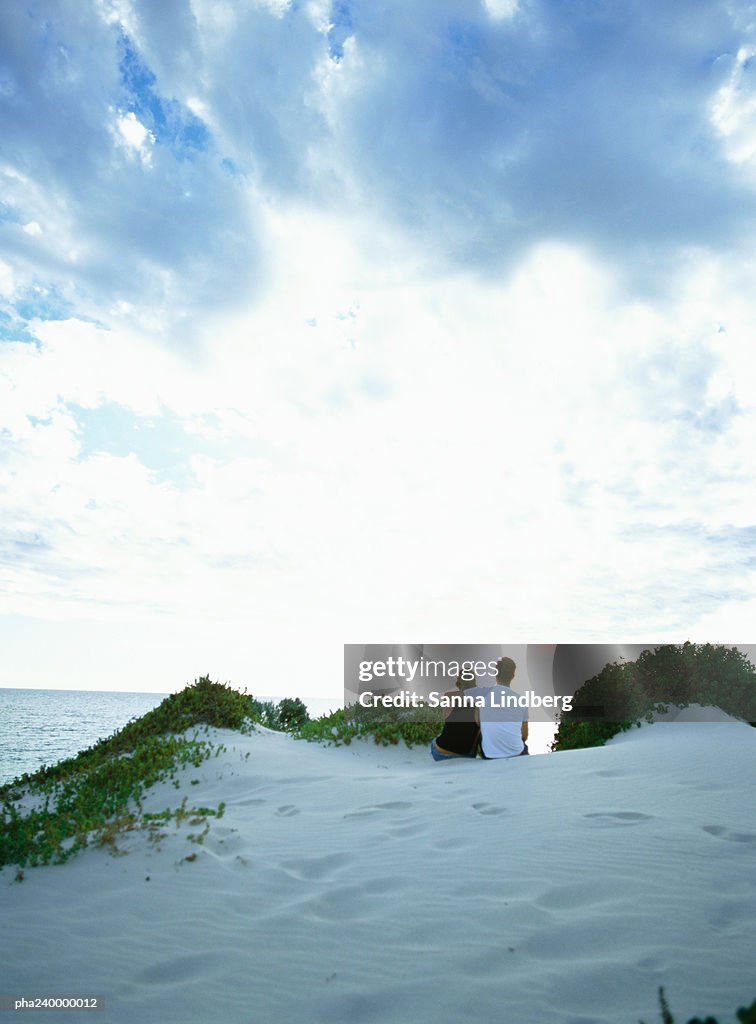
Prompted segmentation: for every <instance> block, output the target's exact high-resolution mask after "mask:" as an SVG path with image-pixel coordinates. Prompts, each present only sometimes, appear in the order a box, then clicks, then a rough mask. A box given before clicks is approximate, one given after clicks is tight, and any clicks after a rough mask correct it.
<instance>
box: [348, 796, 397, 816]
mask: <svg viewBox="0 0 756 1024" xmlns="http://www.w3.org/2000/svg"><path fill="white" fill-rule="evenodd" d="M412 806H413V805H412V804H411V803H408V802H407V801H406V800H390V801H389V802H388V803H385V804H370V805H369V806H368V807H361V808H360V809H359V810H357V811H350V812H349V813H348V814H345V815H344V817H345V818H365V817H367V816H368V815H371V814H379V813H380V812H381V811H408V810H409V809H410V808H411V807H412Z"/></svg>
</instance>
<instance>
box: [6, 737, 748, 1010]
mask: <svg viewBox="0 0 756 1024" xmlns="http://www.w3.org/2000/svg"><path fill="white" fill-rule="evenodd" d="M213 735H214V736H215V737H216V738H217V739H218V740H219V741H222V742H223V743H225V744H226V746H227V748H228V750H227V752H226V753H224V754H223V755H222V756H221V757H220V758H217V759H213V760H211V761H208V762H206V763H204V764H203V765H202V766H201V767H200V768H189V769H187V770H186V771H184V772H183V773H182V775H181V776H180V782H181V785H180V788H179V789H178V790H177V789H176V788H174V786H173V785H172V784H170V783H165V784H161V785H160V786H158V787H155V788H154V789H153V790H152V791H151V792H150V794H149V796H148V799H147V800H146V801H145V804H144V809H145V810H148V811H159V810H161V809H163V808H165V807H168V806H171V807H175V806H177V805H178V804H179V803H180V801H181V799H182V797H183V796H184V795H186V796H187V799H188V801H189V802H190V803H192V804H194V805H196V806H202V805H204V806H216V805H217V804H218V803H219V802H220V801H224V802H225V804H226V811H225V815H224V816H223V817H222V818H221V819H220V820H212V819H210V829H209V831H208V833H207V835H206V836H205V838H204V841H203V842H202V843H198V842H196V841H192V840H191V839H189V838H188V836H189V835H194V836H195V837H197V836H198V834H199V833H200V832H201V831H202V828H200V827H199V826H198V825H191V824H189V823H188V822H186V823H184V824H182V825H181V826H180V827H179V828H177V827H176V825H175V824H171V825H169V826H168V827H167V829H166V831H167V835H166V837H165V838H164V839H162V840H161V841H160V842H159V843H157V844H156V843H154V842H150V841H149V840H148V838H147V836H146V835H145V834H144V833H142V832H139V833H131V834H129V835H127V836H126V837H125V838H124V840H123V841H122V842H121V844H120V845H121V847H122V849H123V851H125V854H124V855H123V856H112V855H111V854H109V853H108V852H106V851H105V850H101V849H88V850H85V851H84V852H83V853H81V854H80V855H79V856H78V857H76V858H75V859H73V860H71V861H70V862H69V863H67V864H65V865H62V866H57V867H46V868H36V869H28V870H27V871H26V873H25V879H24V881H23V882H21V883H19V882H15V881H14V877H15V869H13V868H5V869H4V870H3V871H2V872H0V907H1V908H2V919H3V930H2V939H0V956H1V958H2V963H3V969H2V972H3V982H2V986H1V987H2V992H3V994H6V995H8V994H18V995H24V994H27V993H29V994H36V995H41V994H68V995H71V994H74V995H98V996H101V997H104V1000H105V1004H106V1005H105V1009H104V1010H103V1011H102V1012H100V1013H97V1014H94V1015H93V1014H91V1013H87V1012H79V1011H69V1012H67V1013H65V1014H55V1013H50V1012H47V1013H34V1012H25V1013H24V1015H23V1018H22V1019H24V1020H27V1021H35V1020H37V1019H38V1020H39V1021H45V1022H48V1024H49V1022H50V1021H51V1020H58V1019H60V1020H64V1021H69V1022H73V1021H77V1020H89V1019H94V1020H99V1021H108V1022H110V1021H112V1022H117V1024H131V1022H134V1021H140V1022H142V1021H145V1022H149V1021H156V1022H157V1021H165V1022H169V1021H176V1022H182V1024H192V1022H197V1024H200V1022H202V1024H207V1022H214V1021H224V1022H226V1021H228V1022H232V1024H233V1022H255V1024H262V1022H266V1024H267V1022H310V1021H312V1022H321V1021H322V1022H326V1021H328V1022H341V1021H343V1022H345V1024H346V1022H355V1021H378V1022H384V1021H385V1022H387V1024H388V1022H392V1024H394V1022H404V1021H413V1022H428V1024H430V1022H435V1024H439V1022H447V1021H448V1022H450V1024H451V1022H456V1021H459V1020H463V1019H465V1020H466V1019H473V1020H480V1021H497V1022H499V1021H501V1022H507V1024H540V1022H544V1024H545V1022H555V1024H593V1022H596V1024H599V1022H601V1024H605V1022H607V1021H611V1022H613V1024H622V1022H627V1024H637V1021H638V1019H639V1018H641V1017H642V1018H643V1019H645V1020H646V1021H647V1022H648V1024H651V1022H652V1021H654V1022H655V1021H658V1019H659V1014H658V1010H657V997H656V993H657V989H658V987H659V986H660V985H663V986H664V987H665V989H666V992H667V996H668V999H669V1001H670V1004H671V1006H672V1008H673V1010H674V1011H675V1014H676V1018H677V1019H678V1020H679V1021H683V1020H687V1019H688V1017H689V1016H692V1015H693V1014H694V1013H700V1014H705V1013H713V1014H717V1015H720V1016H721V1019H722V1020H723V1021H727V1020H731V1019H732V1014H733V1010H734V1009H735V1007H736V1006H738V1005H741V1004H743V1003H746V1002H747V1003H750V1002H751V1000H752V999H753V998H754V997H755V996H756V970H755V969H754V965H755V963H756V960H755V954H754V951H755V950H756V942H755V941H754V940H755V939H756V924H755V922H756V870H754V867H755V865H756V811H755V810H754V808H755V807H756V801H754V786H753V778H754V767H756V730H754V729H751V728H749V727H748V726H747V725H745V724H742V723H733V722H722V723H708V724H703V723H695V722H689V723H685V722H683V723H681V722H679V721H678V722H671V723H660V724H656V725H653V726H644V727H643V728H642V729H633V730H632V731H631V732H629V733H626V734H623V735H621V736H619V737H616V738H615V740H614V741H612V742H611V743H610V744H609V745H608V746H607V747H605V748H601V749H596V750H586V751H574V752H570V753H563V754H556V755H551V756H548V757H532V758H519V759H515V760H512V761H508V762H504V761H500V762H483V761H459V762H444V763H441V764H435V763H434V762H433V761H432V760H431V758H430V757H429V756H428V753H427V751H426V750H424V749H412V750H408V749H406V748H388V749H387V748H380V747H376V746H375V745H374V744H372V743H368V742H364V743H363V742H360V743H353V744H352V745H351V746H350V747H343V748H327V747H322V746H319V745H313V744H307V743H304V742H301V741H295V740H292V739H291V738H290V737H289V736H288V735H282V734H274V733H268V732H258V733H255V734H254V735H251V736H242V735H239V734H237V733H231V732H225V731H222V730H216V731H214V733H213ZM247 755H249V756H248V757H247ZM195 779H199V783H198V784H195V785H192V784H191V782H192V780H195ZM195 855H196V856H195Z"/></svg>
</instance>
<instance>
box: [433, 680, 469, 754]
mask: <svg viewBox="0 0 756 1024" xmlns="http://www.w3.org/2000/svg"><path fill="white" fill-rule="evenodd" d="M473 686H475V678H474V677H473V679H472V681H468V680H465V679H463V678H462V674H461V673H460V675H459V676H457V689H456V690H450V691H449V692H448V693H446V694H444V696H445V697H456V698H457V699H459V695H460V694H464V692H465V690H467V689H469V688H471V687H473ZM479 736H480V725H479V724H478V720H477V714H476V709H475V708H474V707H454V705H453V704H452V706H451V707H450V708H449V711H448V712H447V715H446V718H445V720H444V728H443V730H442V731H441V734H440V735H439V736H437V737H436V738H435V739H434V740H431V747H430V750H431V757H432V758H433V760H434V761H446V760H448V759H449V758H451V757H475V755H476V753H477V747H478V737H479Z"/></svg>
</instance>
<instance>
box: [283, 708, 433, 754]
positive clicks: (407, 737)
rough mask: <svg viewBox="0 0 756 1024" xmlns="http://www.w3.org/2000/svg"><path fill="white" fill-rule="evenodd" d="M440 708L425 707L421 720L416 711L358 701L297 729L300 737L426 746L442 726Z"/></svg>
mask: <svg viewBox="0 0 756 1024" xmlns="http://www.w3.org/2000/svg"><path fill="white" fill-rule="evenodd" d="M443 723H444V716H443V714H442V713H441V712H440V711H437V710H435V709H434V710H431V709H429V708H425V709H424V711H423V718H422V721H418V720H417V715H416V713H413V711H411V710H410V711H406V712H404V713H402V712H401V711H396V710H393V711H385V710H382V709H380V708H360V707H358V706H356V705H353V706H351V707H348V708H345V709H340V710H338V711H334V712H332V713H331V714H330V715H323V716H322V717H321V718H316V719H313V720H312V721H310V722H308V723H307V724H306V725H305V726H303V727H302V728H301V729H299V730H298V731H297V736H298V737H299V738H300V739H304V740H310V741H312V742H321V743H323V742H324V743H332V744H333V745H334V746H340V745H341V744H343V745H344V746H349V744H350V743H351V742H352V740H353V739H358V738H367V737H372V738H373V740H374V742H375V743H377V744H379V745H380V746H384V747H388V746H392V745H395V744H397V743H402V742H404V743H406V744H407V746H408V747H412V746H416V745H421V746H422V745H425V746H427V745H428V744H429V743H430V741H431V740H432V739H433V738H434V737H435V736H438V734H439V732H440V731H441V729H442V728H443Z"/></svg>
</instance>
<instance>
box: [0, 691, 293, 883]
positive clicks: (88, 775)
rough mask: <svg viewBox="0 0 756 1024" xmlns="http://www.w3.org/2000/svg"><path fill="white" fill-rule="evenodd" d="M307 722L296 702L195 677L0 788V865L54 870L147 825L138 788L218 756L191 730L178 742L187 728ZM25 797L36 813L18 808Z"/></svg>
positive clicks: (205, 811)
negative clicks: (257, 696)
mask: <svg viewBox="0 0 756 1024" xmlns="http://www.w3.org/2000/svg"><path fill="white" fill-rule="evenodd" d="M306 721H307V709H306V708H305V705H304V704H303V703H302V701H301V700H299V699H296V698H295V699H293V700H292V699H288V698H287V699H286V700H283V701H281V702H280V703H279V704H278V705H275V704H273V703H270V704H266V703H265V702H260V701H255V700H254V698H252V697H249V696H248V695H247V694H244V693H240V692H239V691H238V690H234V689H233V688H232V687H230V686H226V685H223V684H221V683H214V682H212V681H211V680H210V678H209V676H202V677H201V678H200V679H198V680H196V681H195V682H194V683H193V684H192V685H190V686H187V687H185V688H184V689H183V690H181V691H180V692H179V693H175V694H172V695H171V696H170V697H166V699H165V700H164V701H162V702H161V703H160V704H159V705H158V706H157V707H156V708H154V709H153V710H152V711H149V712H147V714H145V715H142V716H141V717H140V718H137V719H134V720H133V721H131V722H129V723H128V724H127V725H125V726H124V727H123V729H120V730H118V731H117V732H116V733H114V734H113V735H112V736H110V737H108V738H107V739H103V740H100V741H98V742H97V743H95V744H94V745H93V746H92V747H89V748H88V749H87V750H84V751H82V752H81V753H80V754H78V755H77V756H76V757H73V758H68V759H67V760H65V761H61V762H59V763H58V764H55V765H51V766H44V767H42V768H41V769H40V770H39V771H37V772H34V773H31V774H27V775H23V776H22V777H21V778H19V779H16V780H15V781H14V782H11V783H9V784H7V785H5V786H2V787H0V822H1V823H2V832H0V866H2V865H4V864H18V865H20V866H24V865H27V864H30V865H35V864H49V863H62V862H63V861H65V860H67V859H68V858H69V857H71V856H72V855H73V854H74V853H76V852H77V851H78V850H80V849H81V848H82V847H84V846H87V845H89V844H90V843H93V842H94V843H100V844H103V843H108V844H110V845H111V848H113V841H114V836H115V835H116V834H121V833H123V832H126V831H131V830H133V829H135V828H144V827H147V828H153V818H154V816H149V815H142V813H141V810H140V803H139V801H140V799H141V797H142V796H143V795H144V793H145V791H146V790H147V789H148V788H149V787H150V786H153V785H154V784H155V783H157V782H159V781H161V780H164V779H172V778H175V776H176V773H177V772H178V770H179V769H180V768H183V767H185V766H187V765H189V764H191V765H194V766H198V765H199V764H201V763H202V761H204V760H206V759H207V758H208V757H211V756H213V755H214V754H215V755H217V754H219V753H221V752H222V751H223V750H224V749H225V748H224V747H223V745H222V744H221V745H214V744H212V743H210V742H209V741H208V740H207V739H200V738H199V731H197V732H195V734H194V735H193V736H192V737H191V738H189V737H187V736H185V735H182V734H185V733H186V732H187V730H189V729H197V730H200V729H201V728H202V727H205V730H207V729H208V728H210V727H213V728H220V729H235V730H238V731H241V732H250V731H251V730H252V729H253V728H254V725H255V723H260V724H265V725H274V727H275V728H280V729H289V730H291V729H294V728H296V727H299V726H301V725H304V724H305V722H306ZM177 785H178V783H177ZM28 797H33V798H34V804H35V806H34V807H33V809H29V810H23V809H22V801H24V800H25V799H26V798H28ZM219 813H222V808H220V809H215V810H213V809H211V808H201V809H187V808H186V805H185V803H184V804H182V806H181V807H180V808H177V809H174V810H166V811H164V812H162V813H161V815H159V816H158V817H159V819H160V821H162V822H165V821H167V820H169V819H174V820H176V821H177V822H178V821H180V820H183V819H184V818H185V817H186V816H187V815H191V814H194V815H195V817H196V816H199V817H202V818H204V817H206V816H207V815H218V814H219Z"/></svg>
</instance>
